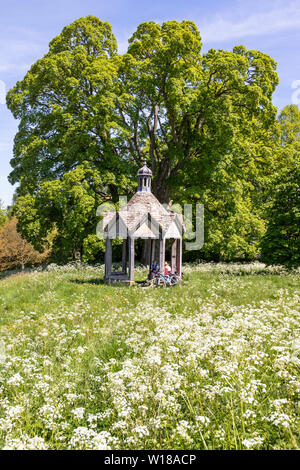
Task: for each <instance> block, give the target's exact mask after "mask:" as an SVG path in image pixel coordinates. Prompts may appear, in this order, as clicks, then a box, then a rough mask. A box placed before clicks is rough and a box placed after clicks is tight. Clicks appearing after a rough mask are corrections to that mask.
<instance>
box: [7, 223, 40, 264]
mask: <svg viewBox="0 0 300 470" xmlns="http://www.w3.org/2000/svg"><path fill="white" fill-rule="evenodd" d="M47 256H48V251H44V252H43V253H39V252H38V251H36V250H35V249H34V247H33V246H32V245H31V244H30V243H28V242H27V241H26V240H25V239H24V238H22V236H21V235H20V234H19V233H18V231H17V219H16V217H13V218H12V219H9V220H7V222H6V223H5V224H4V226H3V227H2V228H1V230H0V271H4V270H6V269H13V268H18V267H21V269H22V270H23V269H24V267H25V266H26V265H28V264H29V265H35V264H40V263H42V262H43V261H45V260H46V258H47Z"/></svg>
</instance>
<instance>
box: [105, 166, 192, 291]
mask: <svg viewBox="0 0 300 470" xmlns="http://www.w3.org/2000/svg"><path fill="white" fill-rule="evenodd" d="M137 177H138V190H137V192H136V193H135V195H134V196H133V197H132V198H131V199H130V201H129V202H128V203H127V204H126V205H125V206H124V207H123V208H122V209H120V210H119V211H118V212H107V213H105V214H104V217H103V221H102V224H103V225H102V227H103V231H104V237H105V238H106V250H105V275H104V280H105V281H106V282H113V281H121V282H128V283H129V284H132V283H133V282H134V256H135V240H136V239H137V238H142V239H145V240H147V248H148V249H147V252H148V253H149V270H150V266H151V264H152V262H153V260H156V261H157V262H158V265H159V267H160V271H161V272H164V264H165V248H166V240H167V239H171V270H172V272H177V274H178V275H179V276H180V277H181V265H182V233H183V229H184V227H183V219H182V215H181V214H177V213H175V212H171V211H169V210H167V209H165V208H164V206H163V205H162V204H160V202H159V201H158V199H157V198H156V197H155V196H154V194H152V192H151V179H152V171H151V170H150V168H148V167H147V165H146V162H145V163H144V165H143V167H142V168H140V170H139V171H138V173H137ZM115 237H121V238H123V250H122V271H112V239H113V238H115Z"/></svg>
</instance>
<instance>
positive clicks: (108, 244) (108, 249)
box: [104, 237, 112, 279]
mask: <svg viewBox="0 0 300 470" xmlns="http://www.w3.org/2000/svg"><path fill="white" fill-rule="evenodd" d="M111 264H112V241H111V239H110V238H108V237H107V238H106V241H105V276H104V277H105V279H108V278H109V276H110V275H111Z"/></svg>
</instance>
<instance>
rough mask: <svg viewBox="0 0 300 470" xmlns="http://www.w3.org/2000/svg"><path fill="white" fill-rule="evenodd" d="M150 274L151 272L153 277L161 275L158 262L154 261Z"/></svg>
mask: <svg viewBox="0 0 300 470" xmlns="http://www.w3.org/2000/svg"><path fill="white" fill-rule="evenodd" d="M150 272H151V277H152V278H153V277H155V276H156V275H157V274H159V266H158V264H157V262H156V260H155V259H154V260H153V262H152V264H151V269H150Z"/></svg>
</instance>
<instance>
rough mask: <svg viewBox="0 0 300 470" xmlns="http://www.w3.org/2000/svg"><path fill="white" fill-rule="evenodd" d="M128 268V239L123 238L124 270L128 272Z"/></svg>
mask: <svg viewBox="0 0 300 470" xmlns="http://www.w3.org/2000/svg"><path fill="white" fill-rule="evenodd" d="M126 270H127V239H126V238H123V246H122V271H123V273H124V274H126Z"/></svg>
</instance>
